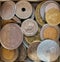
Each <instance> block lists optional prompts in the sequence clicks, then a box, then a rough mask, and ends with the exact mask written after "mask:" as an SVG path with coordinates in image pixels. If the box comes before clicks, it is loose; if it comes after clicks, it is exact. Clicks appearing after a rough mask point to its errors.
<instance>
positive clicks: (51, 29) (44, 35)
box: [40, 24, 59, 41]
mask: <svg viewBox="0 0 60 62" xmlns="http://www.w3.org/2000/svg"><path fill="white" fill-rule="evenodd" d="M40 38H41V39H42V40H44V39H51V40H55V41H58V40H59V27H58V26H50V25H48V24H45V25H44V26H43V27H42V28H41V31H40Z"/></svg>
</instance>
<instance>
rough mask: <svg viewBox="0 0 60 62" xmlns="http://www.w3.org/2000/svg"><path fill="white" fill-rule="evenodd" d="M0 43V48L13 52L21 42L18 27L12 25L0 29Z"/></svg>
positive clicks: (21, 38)
mask: <svg viewBox="0 0 60 62" xmlns="http://www.w3.org/2000/svg"><path fill="white" fill-rule="evenodd" d="M7 28H8V29H7ZM1 41H2V42H1V44H2V46H3V47H4V48H6V49H9V50H13V49H16V48H18V47H19V46H20V45H21V43H22V41H23V34H22V31H21V29H20V27H19V26H18V25H17V24H14V23H10V24H6V25H5V26H4V27H3V28H2V29H1Z"/></svg>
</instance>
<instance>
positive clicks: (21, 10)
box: [16, 0, 33, 19]
mask: <svg viewBox="0 0 60 62" xmlns="http://www.w3.org/2000/svg"><path fill="white" fill-rule="evenodd" d="M32 11H33V9H32V5H31V4H30V3H29V2H28V1H24V0H21V1H19V2H17V3H16V15H17V16H18V17H19V18H21V19H26V18H29V17H30V16H31V15H32Z"/></svg>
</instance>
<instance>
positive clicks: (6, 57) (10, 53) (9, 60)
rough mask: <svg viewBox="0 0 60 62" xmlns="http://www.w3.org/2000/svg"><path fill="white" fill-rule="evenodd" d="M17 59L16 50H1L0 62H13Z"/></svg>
mask: <svg viewBox="0 0 60 62" xmlns="http://www.w3.org/2000/svg"><path fill="white" fill-rule="evenodd" d="M17 57H18V49H16V50H8V49H5V48H3V47H2V48H1V60H3V61H4V62H13V61H15V60H16V59H17Z"/></svg>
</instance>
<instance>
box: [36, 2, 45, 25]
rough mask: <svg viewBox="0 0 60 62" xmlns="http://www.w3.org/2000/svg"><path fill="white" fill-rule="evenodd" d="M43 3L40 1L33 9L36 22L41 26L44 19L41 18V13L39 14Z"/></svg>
mask: <svg viewBox="0 0 60 62" xmlns="http://www.w3.org/2000/svg"><path fill="white" fill-rule="evenodd" d="M43 3H44V2H41V3H40V4H38V6H37V7H36V11H35V18H36V21H37V22H38V24H39V25H40V26H43V25H44V24H45V23H44V21H43V20H42V18H41V14H40V8H41V5H42V4H43Z"/></svg>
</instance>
